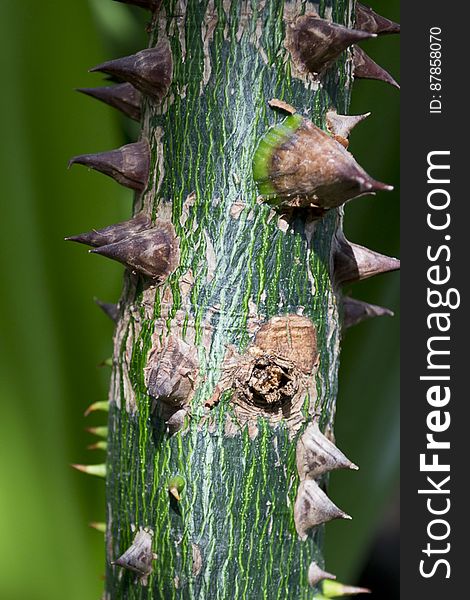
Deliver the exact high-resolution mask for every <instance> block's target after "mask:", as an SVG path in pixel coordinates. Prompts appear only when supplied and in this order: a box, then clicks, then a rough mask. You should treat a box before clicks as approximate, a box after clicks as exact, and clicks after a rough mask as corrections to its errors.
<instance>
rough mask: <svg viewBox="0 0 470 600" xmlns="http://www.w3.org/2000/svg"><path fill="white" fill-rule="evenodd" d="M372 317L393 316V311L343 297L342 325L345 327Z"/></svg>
mask: <svg viewBox="0 0 470 600" xmlns="http://www.w3.org/2000/svg"><path fill="white" fill-rule="evenodd" d="M373 317H393V312H392V311H391V310H389V309H388V308H383V307H382V306H376V305H375V304H369V303H367V302H362V300H355V299H354V298H349V297H348V296H346V297H345V298H343V327H344V328H345V329H347V328H348V327H352V326H353V325H358V324H359V323H362V322H363V321H367V320H368V319H372V318H373Z"/></svg>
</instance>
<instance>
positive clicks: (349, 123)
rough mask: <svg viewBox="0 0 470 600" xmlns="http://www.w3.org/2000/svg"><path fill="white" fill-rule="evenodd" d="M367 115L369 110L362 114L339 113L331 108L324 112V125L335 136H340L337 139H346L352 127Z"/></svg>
mask: <svg viewBox="0 0 470 600" xmlns="http://www.w3.org/2000/svg"><path fill="white" fill-rule="evenodd" d="M369 116H370V112H368V113H365V114H363V115H339V114H338V113H337V112H336V110H334V109H333V110H329V111H328V112H327V113H326V126H327V129H328V131H329V132H330V133H331V134H332V135H333V136H334V137H335V138H340V140H338V141H341V140H347V139H348V138H349V134H350V133H351V131H352V130H353V129H354V127H356V125H358V124H359V123H361V122H362V121H364V120H365V119H367V117H369ZM342 143H343V142H342ZM343 145H344V143H343Z"/></svg>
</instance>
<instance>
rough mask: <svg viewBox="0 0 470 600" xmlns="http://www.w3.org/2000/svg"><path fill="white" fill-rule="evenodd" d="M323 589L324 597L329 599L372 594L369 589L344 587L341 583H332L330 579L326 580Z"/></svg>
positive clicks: (351, 586)
mask: <svg viewBox="0 0 470 600" xmlns="http://www.w3.org/2000/svg"><path fill="white" fill-rule="evenodd" d="M321 587H322V593H323V595H324V596H326V597H327V598H341V597H344V596H357V595H358V594H370V593H371V592H370V590H369V589H367V588H361V587H355V586H353V585H344V584H343V583H340V582H339V581H331V580H330V579H325V581H323V583H322V586H321Z"/></svg>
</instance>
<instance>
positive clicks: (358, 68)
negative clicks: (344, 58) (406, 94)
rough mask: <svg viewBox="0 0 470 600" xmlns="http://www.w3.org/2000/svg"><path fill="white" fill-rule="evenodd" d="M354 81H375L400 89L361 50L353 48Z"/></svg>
mask: <svg viewBox="0 0 470 600" xmlns="http://www.w3.org/2000/svg"><path fill="white" fill-rule="evenodd" d="M353 67H354V79H377V80H379V81H384V82H385V83H389V84H390V85H393V87H396V88H397V89H398V90H399V89H400V85H399V84H398V83H397V82H396V81H395V79H393V77H392V76H391V75H390V73H388V72H387V71H386V70H385V69H383V68H382V67H381V66H380V65H378V64H377V63H376V62H374V61H373V60H372V59H371V57H370V56H368V55H367V54H366V53H365V52H364V50H363V49H362V48H359V46H354V51H353Z"/></svg>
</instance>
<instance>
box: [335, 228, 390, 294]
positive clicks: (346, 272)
mask: <svg viewBox="0 0 470 600" xmlns="http://www.w3.org/2000/svg"><path fill="white" fill-rule="evenodd" d="M399 268H400V261H399V260H398V259H397V258H393V257H391V256H386V255H385V254H380V253H379V252H374V250H369V248H365V247H364V246H360V245H359V244H353V243H352V242H349V241H348V240H347V239H346V238H345V237H344V235H342V234H339V235H337V237H336V238H335V248H334V254H333V273H334V280H335V283H336V284H337V285H343V284H344V283H353V282H356V281H362V280H363V279H368V278H369V277H375V276H376V275H380V274H382V273H388V272H391V271H397V270H398V269H399Z"/></svg>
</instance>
